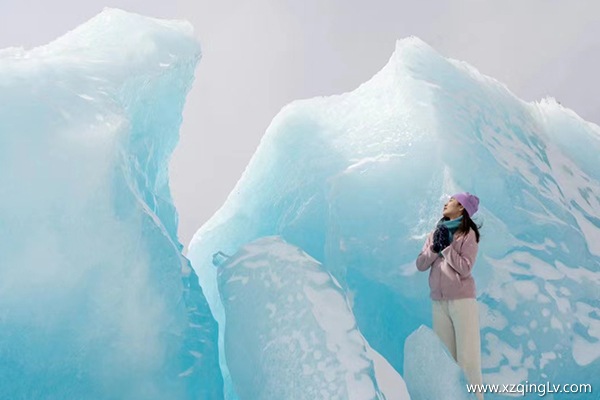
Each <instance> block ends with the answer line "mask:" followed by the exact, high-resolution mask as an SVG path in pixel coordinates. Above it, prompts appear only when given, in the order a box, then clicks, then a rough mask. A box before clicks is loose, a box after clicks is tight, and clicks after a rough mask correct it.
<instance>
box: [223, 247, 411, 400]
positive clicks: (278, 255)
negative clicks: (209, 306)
mask: <svg viewBox="0 0 600 400" xmlns="http://www.w3.org/2000/svg"><path fill="white" fill-rule="evenodd" d="M218 264H219V275H218V281H219V290H220V293H221V296H222V299H223V304H224V307H225V311H226V314H227V325H226V329H225V332H224V335H225V355H226V359H227V364H228V365H229V370H230V372H231V376H232V381H233V383H234V385H235V389H236V393H237V394H238V395H239V398H240V399H249V400H261V399H264V400H268V399H297V400H301V399H306V400H317V399H323V400H335V399H338V400H341V399H351V400H359V399H365V400H366V399H383V398H387V399H397V400H401V399H406V400H408V399H409V397H408V392H407V391H406V387H405V384H404V381H403V380H402V378H401V377H400V375H398V373H397V372H395V371H394V370H393V368H392V367H391V366H389V364H387V363H386V362H385V361H384V360H382V359H381V357H380V356H378V355H376V354H375V352H374V351H373V350H372V349H370V348H369V345H368V343H366V341H365V340H364V338H363V337H362V335H361V334H360V332H359V331H358V330H357V329H356V328H357V327H356V321H355V319H354V316H353V315H352V311H351V310H350V306H349V304H348V302H347V299H346V296H345V294H344V292H343V291H342V289H341V287H340V286H339V285H338V284H337V282H335V280H334V279H333V278H332V276H331V275H330V274H329V273H327V272H326V271H325V269H324V268H323V266H322V265H320V264H319V263H318V262H317V261H316V260H315V259H313V258H312V257H310V256H309V255H308V254H306V253H304V252H303V251H302V250H301V249H299V248H297V247H296V246H292V245H290V244H288V243H286V242H284V241H283V240H282V239H281V238H280V237H277V236H273V237H264V238H260V239H257V240H255V241H253V242H250V243H248V244H247V245H245V246H243V247H242V248H241V249H240V251H238V252H237V253H236V254H234V255H233V256H231V257H229V258H227V259H226V261H221V262H220V263H218ZM380 377H381V378H380ZM379 380H381V381H382V385H381V386H380V385H379V382H378V381H379ZM386 382H390V383H391V385H386ZM384 396H385V397H384Z"/></svg>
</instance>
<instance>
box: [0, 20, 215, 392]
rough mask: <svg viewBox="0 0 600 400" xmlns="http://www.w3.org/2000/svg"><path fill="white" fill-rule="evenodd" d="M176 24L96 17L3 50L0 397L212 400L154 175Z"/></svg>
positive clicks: (161, 149) (207, 324)
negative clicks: (52, 37)
mask: <svg viewBox="0 0 600 400" xmlns="http://www.w3.org/2000/svg"><path fill="white" fill-rule="evenodd" d="M199 58H200V49H199V46H198V43H197V42H196V41H195V39H194V38H193V36H192V28H191V26H190V25H189V24H187V23H183V22H178V21H161V20H154V19H150V18H145V17H141V16H138V15H134V14H129V13H125V12H123V11H119V10H110V9H107V10H105V11H104V12H103V13H101V14H100V15H98V16H97V17H95V18H93V19H92V20H90V21H89V22H87V23H86V24H84V25H82V26H80V27H79V28H77V29H75V30H73V31H72V32H69V33H68V34H66V35H64V36H62V37H61V38H59V39H57V40H56V41H54V42H52V43H50V44H48V45H46V46H42V47H38V48H35V49H32V50H29V51H25V50H23V49H19V48H9V49H5V50H2V51H0V104H2V106H1V107H0V190H1V195H0V293H1V295H0V332H1V333H0V376H2V384H1V385H0V397H1V398H27V399H36V398H56V399H59V398H60V399H65V398H86V399H107V398H121V399H140V398H144V399H165V398H178V399H188V398H189V399H192V398H193V399H197V398H218V397H221V396H222V386H223V384H222V378H221V374H220V372H219V369H218V364H217V348H216V337H217V333H216V330H217V326H216V323H215V321H214V319H213V318H212V316H211V314H210V310H209V309H208V305H207V302H206V299H205V298H204V296H203V294H202V290H201V289H200V287H199V285H198V280H197V277H196V275H195V273H194V271H193V270H192V269H191V266H190V265H189V262H188V261H187V260H186V259H185V258H184V257H183V256H182V255H181V250H182V246H181V245H180V244H179V242H178V241H177V214H176V211H175V208H174V206H173V203H172V200H171V196H170V192H169V188H168V181H167V178H168V174H167V166H168V159H169V156H170V154H171V152H172V150H173V148H174V146H175V144H176V143H177V140H178V130H179V126H180V124H181V111H182V107H183V104H184V101H185V97H186V94H187V92H188V90H189V89H190V86H191V84H192V80H193V75H194V69H195V66H196V64H197V62H198V60H199Z"/></svg>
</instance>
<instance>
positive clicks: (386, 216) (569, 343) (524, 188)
mask: <svg viewBox="0 0 600 400" xmlns="http://www.w3.org/2000/svg"><path fill="white" fill-rule="evenodd" d="M598 154H600V128H599V127H598V126H597V125H594V124H592V123H589V122H586V121H584V120H582V119H581V118H579V117H578V116H577V115H576V114H575V113H574V112H573V111H571V110H568V109H566V108H564V107H562V106H561V105H560V104H558V103H557V102H556V101H554V100H553V99H544V100H542V101H539V102H533V103H528V102H524V101H522V100H520V99H519V98H517V97H516V96H515V95H514V94H512V93H511V92H510V91H509V90H508V89H507V88H506V87H505V86H503V85H502V84H501V83H499V82H497V81H496V80H494V79H492V78H490V77H486V76H484V75H482V74H480V73H479V72H478V71H477V70H476V69H474V68H473V67H471V66H469V65H468V64H466V63H463V62H460V61H456V60H451V59H448V58H445V57H443V56H441V55H440V54H439V53H437V52H436V51H435V50H434V49H432V48H431V47H430V46H428V45H427V44H426V43H424V42H422V41H421V40H419V39H418V38H414V37H413V38H408V39H404V40H402V41H399V42H398V43H397V46H396V50H395V52H394V53H393V55H392V56H391V59H390V60H389V62H388V63H387V64H386V65H385V67H384V68H383V69H382V70H381V71H379V72H378V73H377V74H376V75H375V76H374V77H373V78H371V79H370V80H369V81H367V82H365V83H364V84H362V85H361V86H360V87H358V88H356V89H355V90H353V91H351V92H348V93H344V94H341V95H335V96H330V97H320V98H314V99H308V100H300V101H295V102H293V103H291V104H289V105H287V106H285V107H284V108H283V109H282V110H281V112H280V113H279V114H278V115H277V116H276V117H275V118H274V119H273V121H272V123H271V124H270V126H269V127H268V129H267V131H266V133H265V135H264V137H263V138H262V140H261V143H260V145H259V147H258V149H257V151H256V152H255V154H254V156H253V158H252V159H251V161H250V163H249V165H248V166H247V168H246V170H245V171H244V173H243V175H242V177H241V178H240V180H239V181H238V183H237V185H236V186H235V188H234V189H233V190H232V192H231V193H230V195H229V196H228V198H227V200H226V202H225V203H224V204H223V206H222V207H221V208H220V209H219V210H218V212H217V213H215V215H214V216H213V217H212V218H211V219H210V220H209V221H208V222H207V223H206V224H204V225H203V226H202V227H201V228H200V229H199V230H198V232H197V233H196V234H195V236H194V238H193V240H192V242H191V243H190V246H189V252H188V257H189V258H190V259H191V261H192V265H193V267H194V269H195V270H196V271H197V273H198V275H199V279H200V283H201V286H202V289H203V291H204V293H205V295H206V298H207V301H208V303H209V305H210V309H211V311H212V313H213V315H214V316H215V319H216V320H217V322H218V324H219V348H220V353H219V354H220V366H221V370H222V372H223V378H224V380H225V386H226V388H228V387H232V385H233V382H232V375H231V374H230V371H229V369H230V368H231V367H232V366H233V365H229V364H228V360H227V359H226V358H225V356H224V354H225V353H226V352H227V351H228V350H227V344H228V343H231V341H232V340H233V339H231V338H236V337H237V338H240V337H243V336H244V335H245V334H246V331H245V330H244V329H243V326H245V325H244V324H243V323H240V322H239V318H242V317H240V316H239V315H236V316H231V318H234V319H235V321H236V322H235V328H231V327H229V326H228V322H229V317H230V315H229V314H228V309H227V307H224V304H223V301H222V298H221V296H222V295H223V293H221V292H220V290H219V283H218V274H219V268H215V266H214V265H213V263H212V256H213V254H214V253H216V252H217V251H221V252H223V253H225V254H235V253H236V252H238V251H239V250H240V249H241V248H243V246H246V245H248V244H249V243H252V242H253V241H255V240H257V239H260V238H263V237H269V236H280V237H281V238H282V240H284V241H285V242H286V243H289V244H290V245H293V246H296V247H298V248H299V249H302V251H304V252H305V253H307V254H308V255H310V257H312V258H314V259H315V260H316V261H317V262H318V263H320V264H321V265H322V266H323V268H325V269H326V270H327V271H328V272H329V273H330V274H331V275H332V276H333V277H334V278H335V280H336V281H337V282H338V283H339V285H340V286H341V287H342V288H343V290H344V292H345V293H346V296H347V297H348V299H349V302H350V304H351V306H352V314H353V315H354V318H355V319H356V322H357V329H358V331H359V332H360V333H361V334H362V335H363V337H364V338H365V339H366V341H367V343H368V344H369V346H371V347H372V348H373V349H374V350H375V351H377V352H378V353H379V354H380V355H381V356H382V357H384V358H385V359H386V360H387V361H388V362H389V364H390V365H391V366H392V367H393V368H394V369H395V370H396V371H397V372H399V373H400V374H404V373H405V371H404V359H405V354H404V342H405V340H406V339H407V338H408V337H409V335H410V334H411V333H413V332H414V331H415V330H416V329H417V328H418V327H419V326H421V325H423V324H425V325H431V305H430V300H429V298H428V296H429V288H428V285H427V276H426V274H419V273H417V270H416V268H415V265H414V261H415V258H416V255H417V254H418V253H419V251H420V249H421V246H422V243H423V241H424V239H425V235H426V234H427V233H428V232H429V231H430V230H431V229H432V228H433V226H434V225H435V222H436V221H437V219H438V218H439V217H440V215H441V209H442V205H443V203H444V201H445V200H446V199H447V196H448V195H451V194H452V193H455V192H458V191H470V192H471V193H476V194H477V195H478V196H479V197H480V199H481V205H480V211H479V213H478V215H477V218H476V222H479V223H483V227H482V230H481V232H482V240H481V243H480V255H479V257H478V261H477V263H476V265H475V268H474V270H473V274H474V277H475V280H476V282H477V288H478V301H479V304H480V314H481V315H480V321H481V337H482V343H481V345H482V363H483V379H484V383H491V384H519V383H524V382H529V383H543V382H548V381H549V382H552V383H554V384H564V383H587V384H591V385H592V386H597V387H600V374H599V373H598V372H599V371H600V303H599V300H598V299H600V246H599V243H600V240H599V239H600V211H599V210H600V168H598V165H599V161H600V158H599V156H598ZM228 295H232V294H231V293H230V294H228ZM274 306H275V307H282V305H281V304H274ZM308 306H309V305H308V304H301V303H298V307H304V308H303V310H306V307H308ZM295 312H301V309H298V310H297V311H295ZM235 329H237V332H236V331H235ZM262 329H267V328H266V327H263V328H262ZM273 329H276V325H274V326H273ZM288 329H291V328H288ZM224 332H227V336H228V338H230V339H229V340H225V338H224V336H223V335H224ZM246 343H248V342H246ZM251 345H252V343H248V346H251ZM246 351H252V349H247V350H246ZM436 372H438V373H439V371H432V373H433V374H435V373H436ZM298 379H300V377H299V378H298ZM289 384H290V385H292V384H293V382H289ZM236 387H237V385H236ZM409 391H410V387H409ZM225 397H226V398H231V399H233V398H235V393H234V392H233V391H229V392H227V389H226V394H225ZM555 398H557V399H559V398H562V397H561V394H556V395H555Z"/></svg>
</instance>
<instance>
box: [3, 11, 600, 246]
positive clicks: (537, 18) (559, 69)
mask: <svg viewBox="0 0 600 400" xmlns="http://www.w3.org/2000/svg"><path fill="white" fill-rule="evenodd" d="M104 7H117V8H122V9H124V10H127V11H131V12H136V13H139V14H144V15H148V16H153V17H159V18H168V19H172V18H176V19H187V20H189V21H190V22H191V23H192V24H193V25H194V27H195V29H196V34H197V37H198V38H199V40H200V43H201V46H202V52H203V58H202V60H201V61H200V64H199V66H198V69H197V71H196V81H195V84H194V87H193V89H192V91H191V93H190V95H189V97H188V102H187V104H186V108H185V110H184V122H183V125H182V128H181V140H180V144H179V147H178V148H177V149H176V151H175V153H174V155H173V159H172V162H171V170H170V176H171V190H172V192H173V196H174V199H175V205H176V206H177V209H178V210H179V215H180V227H179V234H180V241H181V242H182V243H184V245H186V246H187V244H188V242H189V240H190V239H191V237H192V236H193V234H194V232H195V231H196V230H197V229H198V228H199V227H200V226H201V225H202V224H203V223H204V222H205V221H206V220H208V219H209V218H210V216H211V215H212V214H213V213H214V212H215V211H216V210H217V209H218V208H219V207H220V206H221V204H223V202H224V201H225V199H226V197H227V195H228V194H229V192H230V191H231V190H232V189H233V187H234V185H235V183H236V182H237V180H238V179H239V177H240V176H241V174H242V172H243V170H244V168H245V166H246V164H247V163H248V161H249V160H250V158H251V156H252V154H253V153H254V151H255V150H256V147H257V146H258V144H259V141H260V138H261V137H262V135H263V133H264V131H265V129H266V128H267V126H268V125H269V123H270V122H271V120H272V119H273V117H274V116H275V115H276V114H277V113H278V112H279V110H280V109H281V108H282V107H283V106H284V105H286V104H287V103H289V102H291V101H293V100H296V99H301V98H310V97H314V96H324V95H332V94H338V93H342V92H347V91H351V90H353V89H354V88H356V87H357V86H358V85H360V84H361V83H362V82H365V81H367V80H368V79H370V78H371V77H372V76H373V75H374V74H375V73H376V72H377V71H379V70H380V69H381V68H382V67H383V66H384V65H385V64H386V63H387V61H388V59H389V57H390V56H391V54H392V52H393V50H394V46H395V42H396V40H397V39H401V38H404V37H406V36H411V35H414V36H418V37H420V38H421V39H423V40H424V41H426V42H427V43H429V44H430V45H431V46H433V47H434V48H435V49H437V50H438V51H439V52H440V53H442V54H443V55H445V56H447V57H450V58H454V59H458V60H463V61H466V62H468V63H470V64H471V65H473V66H474V67H476V68H477V69H479V71H481V72H482V73H484V74H486V75H490V76H492V77H494V78H496V79H497V80H499V81H501V82H503V83H505V84H506V85H507V86H508V88H509V89H510V90H512V91H513V92H514V93H515V94H516V95H518V96H519V97H521V98H523V99H525V100H530V101H531V100H538V99H541V98H542V97H545V96H548V95H551V96H553V97H556V98H557V100H559V101H560V102H561V103H562V104H563V105H564V106H566V107H569V108H571V109H573V110H575V111H576V112H577V113H578V114H579V115H581V116H582V117H583V118H585V119H587V120H589V121H592V122H595V123H600V102H599V101H598V94H599V93H600V79H598V71H600V1H598V0H585V1H583V0H445V1H444V0H438V1H431V0H421V1H408V0H371V1H368V2H367V1H364V0H303V1H298V0H296V1H294V0H279V1H276V0H270V1H267V0H256V1H254V2H248V1H243V0H237V1H232V0H214V1H207V0H186V1H184V0H161V1H158V0H107V1H100V0H53V1H44V0H37V1H32V0H18V1H17V0H0V48H5V47H9V46H23V47H25V48H31V47H34V46H38V45H43V44H46V43H48V42H50V41H52V40H53V39H55V38H57V37H58V36H60V35H62V34H64V33H66V32H67V31H69V30H71V29H73V28H75V27H76V26H78V25H80V24H82V23H84V22H85V21H87V20H88V19H90V18H91V17H93V16H94V15H96V14H98V13H99V12H100V11H101V10H102V9H103V8H104ZM0 106H1V105H0Z"/></svg>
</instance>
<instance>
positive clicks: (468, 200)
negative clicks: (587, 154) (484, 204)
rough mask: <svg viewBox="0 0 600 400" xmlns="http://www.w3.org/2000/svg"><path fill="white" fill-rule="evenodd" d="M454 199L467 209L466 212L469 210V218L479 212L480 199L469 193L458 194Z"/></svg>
mask: <svg viewBox="0 0 600 400" xmlns="http://www.w3.org/2000/svg"><path fill="white" fill-rule="evenodd" d="M452 197H454V198H455V199H456V201H458V202H459V203H460V204H461V205H462V206H463V207H464V208H465V210H467V214H469V217H472V216H473V214H475V213H476V212H477V210H478V208H479V197H477V196H475V195H474V194H471V193H469V192H464V193H457V194H455V195H453V196H452Z"/></svg>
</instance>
